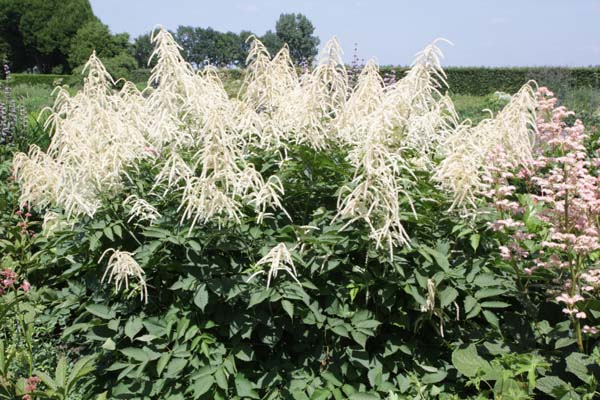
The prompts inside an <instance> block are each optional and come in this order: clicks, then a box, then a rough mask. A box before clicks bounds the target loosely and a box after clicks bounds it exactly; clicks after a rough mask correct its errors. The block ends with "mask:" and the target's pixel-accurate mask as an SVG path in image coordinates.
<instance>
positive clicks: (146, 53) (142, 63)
mask: <svg viewBox="0 0 600 400" xmlns="http://www.w3.org/2000/svg"><path fill="white" fill-rule="evenodd" d="M153 50H154V46H152V40H151V34H150V33H145V34H143V35H140V36H138V37H136V38H135V39H134V41H133V45H132V47H131V52H132V54H133V58H135V60H136V61H137V65H138V67H139V68H148V66H149V65H148V64H149V62H150V56H151V55H152V51H153Z"/></svg>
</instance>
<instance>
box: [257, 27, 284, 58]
mask: <svg viewBox="0 0 600 400" xmlns="http://www.w3.org/2000/svg"><path fill="white" fill-rule="evenodd" d="M260 41H261V42H262V43H263V44H264V45H265V47H266V48H267V50H269V53H271V55H272V56H273V55H275V54H276V53H277V52H278V51H279V50H280V49H281V47H282V46H283V42H282V41H281V39H279V36H277V34H276V33H275V32H273V31H272V30H268V31H266V32H265V34H264V35H262V36H261V37H260Z"/></svg>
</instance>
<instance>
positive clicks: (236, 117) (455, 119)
mask: <svg viewBox="0 0 600 400" xmlns="http://www.w3.org/2000/svg"><path fill="white" fill-rule="evenodd" d="M154 42H155V46H156V49H155V52H154V57H155V58H156V65H155V67H154V69H153V73H152V76H151V78H150V81H149V82H148V87H147V88H146V89H144V90H143V91H142V92H139V91H138V90H137V89H136V88H135V86H134V85H132V84H130V83H127V82H125V83H123V85H122V89H120V90H119V91H116V90H115V89H114V88H113V79H112V77H110V76H109V75H108V73H107V72H106V70H105V69H104V67H103V66H102V64H101V63H100V61H99V60H98V59H97V58H96V57H95V55H92V57H91V58H90V61H89V62H88V64H87V66H86V71H87V76H86V78H85V84H84V87H83V89H82V90H81V91H80V92H78V93H77V94H75V95H74V96H70V95H69V94H68V93H67V92H66V91H64V90H63V91H60V92H59V93H58V94H57V100H56V103H55V105H54V107H53V110H52V113H51V116H50V117H49V119H48V127H49V128H51V129H52V130H53V131H54V132H55V133H54V135H53V137H52V141H51V144H50V146H49V148H48V149H47V151H44V150H42V149H41V148H39V147H36V146H33V147H32V148H31V149H30V150H29V152H28V153H19V154H17V155H16V156H15V159H14V174H15V178H16V180H17V182H18V183H19V185H20V188H21V193H20V196H21V197H20V203H21V204H22V205H23V206H25V205H31V207H32V209H33V210H35V212H40V213H43V214H45V217H44V228H43V233H44V234H43V235H37V236H36V238H35V240H36V241H38V242H36V243H39V246H40V248H39V251H38V252H36V253H35V257H33V258H34V261H33V264H32V265H33V266H32V268H31V270H32V271H34V272H35V273H32V274H31V279H32V282H33V283H34V284H35V285H36V286H37V284H38V282H39V283H42V282H43V283H44V285H45V287H46V288H47V290H49V291H50V292H51V293H52V294H51V295H50V296H49V300H48V303H47V311H46V317H47V318H48V321H51V323H50V325H51V327H52V329H53V330H55V331H57V332H61V333H62V336H61V338H62V339H61V340H62V342H63V344H64V346H66V347H67V348H76V349H78V350H80V351H81V352H82V353H83V354H87V355H89V357H90V358H89V359H90V360H95V361H96V362H97V365H98V366H99V367H98V368H97V370H95V376H96V379H95V380H94V381H93V382H90V384H89V386H87V389H86V395H87V396H90V397H92V396H104V397H105V398H173V399H183V398H186V399H187V398H194V399H203V398H206V399H209V398H210V399H214V398H222V399H225V398H229V399H241V398H272V399H275V398H285V399H307V398H315V399H330V398H335V399H342V398H381V397H386V396H388V395H389V396H391V398H394V396H396V398H397V397H398V396H406V397H408V398H413V397H417V398H418V397H419V396H420V398H444V399H450V398H466V397H468V396H473V397H475V396H480V397H479V398H484V397H489V396H491V395H492V393H494V394H495V395H498V396H503V397H505V398H527V397H529V396H533V395H538V394H539V393H540V392H543V393H546V394H549V395H552V396H557V397H560V396H563V395H564V394H565V393H567V392H569V390H571V389H573V390H572V391H573V393H576V394H577V395H578V396H579V395H582V396H590V395H591V396H593V395H594V394H595V392H596V384H595V382H596V381H595V379H596V378H595V376H594V375H593V374H592V373H591V372H589V374H588V366H590V365H592V363H593V360H594V357H598V355H597V354H596V353H597V352H596V353H592V355H591V356H590V355H588V354H584V353H583V352H582V350H587V349H585V348H579V350H578V351H575V352H574V351H573V349H572V348H569V346H570V345H571V344H572V343H573V341H572V339H573V338H572V337H571V335H572V334H573V335H574V336H577V332H578V330H577V329H578V328H577V323H578V321H579V320H580V319H581V318H579V317H577V315H578V314H579V316H580V317H582V315H581V314H580V313H581V312H584V313H587V309H586V308H583V307H581V306H580V303H581V301H580V300H579V297H575V296H577V295H579V296H583V297H584V298H586V296H590V295H589V294H588V295H585V294H583V293H584V292H580V291H579V289H578V286H577V285H579V283H577V282H579V281H581V282H583V281H585V282H586V284H587V285H588V286H590V287H593V286H594V277H595V276H596V275H595V272H594V270H592V269H590V268H584V267H583V265H584V260H583V258H582V261H581V263H582V264H581V265H582V266H581V267H579V266H575V264H573V265H574V266H573V268H574V270H575V271H576V274H578V275H576V276H575V278H577V279H576V280H575V279H574V278H573V277H570V278H566V277H564V276H563V275H561V274H558V275H557V276H548V275H544V274H540V272H539V271H541V269H540V268H539V267H538V265H537V264H535V265H531V266H527V267H525V266H524V263H526V262H528V261H529V260H530V258H529V257H530V256H531V255H533V254H535V255H536V257H537V256H538V255H540V256H541V257H539V260H540V262H550V259H551V257H552V255H553V254H554V252H557V253H558V249H557V248H553V247H552V246H546V247H547V248H546V247H544V248H543V249H542V248H541V247H540V244H539V243H533V242H534V239H535V238H537V237H542V236H543V238H544V240H547V239H548V240H547V241H548V242H549V243H553V244H565V246H566V243H567V240H570V239H567V237H566V236H564V235H566V234H573V235H575V239H577V237H580V236H581V240H580V242H577V240H575V242H573V243H580V244H581V245H587V246H588V247H589V246H590V243H592V242H593V241H592V240H590V239H589V237H592V236H593V232H592V231H590V230H589V229H588V227H587V225H586V224H588V222H585V221H583V220H582V221H580V219H581V218H583V217H582V216H581V215H579V216H578V217H575V215H577V214H571V213H569V218H568V221H569V224H570V223H571V219H573V221H572V223H573V224H574V225H573V226H572V227H571V226H569V228H568V231H564V229H563V228H564V227H560V226H559V225H560V224H559V222H560V215H559V214H560V213H559V212H557V211H556V210H555V209H558V208H559V206H557V204H558V203H557V202H560V201H562V200H560V199H561V197H560V196H562V195H563V194H559V195H558V197H556V196H555V195H553V196H554V197H553V200H552V201H554V203H551V202H550V197H548V198H546V196H549V191H551V190H554V191H557V190H558V189H556V188H554V186H552V185H555V184H558V183H557V182H554V181H552V179H550V180H546V181H544V180H542V179H540V180H532V179H530V180H529V181H530V182H531V183H530V184H529V183H525V182H529V181H527V180H526V179H525V178H526V177H530V176H533V175H531V173H532V171H534V170H535V169H534V167H535V168H538V171H539V172H540V175H539V176H540V177H543V176H544V175H543V174H544V173H546V172H548V171H552V168H553V165H554V164H553V163H554V162H555V161H548V162H547V163H546V164H544V166H542V165H541V164H540V165H538V164H539V161H540V158H539V157H541V154H543V153H544V152H546V153H544V154H545V155H544V157H549V156H550V154H549V153H548V152H550V153H552V154H553V157H554V156H556V157H559V158H560V157H563V156H564V155H557V154H554V153H553V152H555V151H557V149H556V147H552V146H554V144H552V143H551V142H552V140H551V139H550V136H552V135H551V133H550V130H551V129H550V128H547V129H546V130H543V129H540V126H541V125H540V124H542V121H543V118H544V116H545V114H546V113H547V112H548V111H549V108H547V106H545V105H544V100H543V99H541V100H540V99H538V98H536V95H535V92H534V88H533V86H532V85H526V86H525V87H523V88H522V89H521V90H520V91H519V92H518V93H517V94H515V95H514V96H512V97H511V99H510V101H509V102H508V104H507V105H506V107H505V108H504V109H503V110H502V111H501V112H499V113H498V115H496V116H491V117H490V118H489V119H487V120H484V121H483V122H482V123H480V124H478V125H476V126H473V125H472V124H471V123H470V122H469V121H461V120H460V118H459V116H458V115H456V112H455V110H454V107H453V104H452V101H451V100H450V99H449V97H448V96H446V95H445V94H444V85H445V75H444V72H443V70H442V68H441V66H440V57H441V53H440V50H439V48H438V47H437V46H436V44H435V43H434V44H432V45H430V46H428V47H426V48H425V49H424V51H423V52H421V53H419V54H418V55H417V57H416V60H415V63H414V65H413V67H412V68H411V69H410V70H409V71H408V72H407V74H406V75H405V76H404V77H403V78H402V79H400V80H398V81H396V82H389V83H386V82H384V81H383V79H382V78H381V77H380V75H379V72H378V67H377V65H376V63H375V62H373V61H370V62H368V63H366V65H365V67H364V68H363V70H362V71H361V73H360V75H358V77H357V78H356V83H355V84H354V83H353V82H352V79H351V77H349V76H348V72H347V71H346V69H345V66H344V64H343V62H342V59H341V49H340V46H339V44H338V43H337V41H336V40H335V39H332V40H331V41H330V42H328V43H327V45H326V46H325V47H324V48H323V51H322V54H321V56H320V59H319V62H318V64H317V66H316V67H315V68H314V69H313V70H306V71H305V72H304V73H302V74H300V75H299V74H298V72H297V70H296V68H295V67H294V66H293V64H292V63H291V61H290V59H289V52H288V49H287V48H286V47H284V48H283V49H282V50H281V51H280V52H278V53H277V54H276V55H274V56H273V57H271V55H270V54H269V53H268V51H267V49H266V48H265V47H264V46H263V45H262V44H261V43H260V42H259V41H258V40H256V39H251V43H250V51H249V55H248V69H247V71H246V76H245V80H244V84H243V86H242V89H241V91H240V93H239V95H238V96H237V97H235V98H230V97H229V96H228V95H227V94H226V92H225V90H224V89H223V85H222V83H221V82H220V80H219V78H218V76H217V75H216V73H215V72H214V71H213V70H211V69H205V70H203V71H200V72H196V71H194V70H193V69H192V67H191V66H190V65H189V64H188V63H186V62H185V61H184V60H183V58H182V57H181V55H180V53H179V48H178V46H177V44H176V43H175V42H174V41H173V38H172V37H171V36H170V34H169V33H168V32H167V31H165V30H158V31H157V32H156V33H155V35H154ZM544 107H546V108H544ZM540 118H542V119H540ZM556 123H557V124H559V125H560V121H558V122H556ZM536 126H537V129H536ZM572 130H573V132H575V131H577V132H580V131H581V128H578V126H575V127H574V128H572ZM546 131H548V132H547V133H543V132H546ZM540 132H542V133H540ZM580 133H581V132H580ZM544 135H545V136H544ZM546 136H547V137H548V139H547V140H546V139H543V138H545V137H546ZM541 138H542V139H543V140H542V139H541ZM544 140H546V142H544ZM578 157H579V156H578ZM581 157H583V155H582V156H581ZM586 157H587V156H586ZM576 159H577V160H579V158H577V157H576ZM560 162H562V163H564V161H560ZM583 166H584V167H586V168H587V166H586V165H583ZM515 168H516V169H517V171H516V172H515V171H514V170H515ZM521 170H523V171H521ZM557 171H558V170H557ZM519 173H520V175H519ZM516 179H523V183H519V184H518V185H517V184H516V183H515V184H514V185H513V180H516ZM585 181H586V182H587V183H586V185H587V186H585V187H586V188H587V189H586V190H588V189H590V187H591V186H590V185H591V183H590V182H589V180H588V179H587V178H586V179H585ZM519 185H520V186H519ZM578 188H579V187H578ZM529 189H530V190H531V191H532V193H533V194H532V195H530V196H529V197H527V196H526V195H524V194H523V195H521V193H523V192H524V191H526V190H529ZM561 190H563V189H561ZM482 192H486V194H487V195H488V196H490V198H492V199H493V202H492V205H493V206H494V209H488V210H487V211H489V212H488V213H486V214H482V212H481V211H482V205H483V206H485V202H484V201H482V199H481V193H482ZM561 193H562V192H561ZM536 196H537V197H536ZM566 197H567V196H566ZM527 198H529V199H530V201H529V202H527ZM568 198H569V201H571V200H570V199H571V198H572V195H568ZM534 200H535V201H536V203H535V204H534ZM583 205H584V204H583V202H582V203H581V204H580V206H581V207H583ZM542 211H543V212H542ZM563 211H564V210H563ZM582 212H583V210H582V211H580V213H582ZM585 215H586V216H587V215H588V214H585ZM467 216H468V217H469V218H466V217H467ZM590 221H591V219H590ZM487 222H490V224H489V225H490V226H491V229H489V226H488V224H487ZM590 223H592V222H590ZM578 224H579V225H578ZM554 225H556V227H555V230H554V231H551V229H550V228H551V227H552V226H554ZM507 233H510V234H511V235H510V236H509V235H507ZM532 235H533V236H532ZM560 235H563V236H560ZM513 236H514V238H513ZM583 236H586V239H584V238H583ZM569 243H570V242H569ZM570 245H571V244H570ZM500 246H504V247H500ZM572 246H573V248H572V250H573V254H575V255H576V256H577V255H581V257H584V256H585V257H588V258H589V259H590V260H591V259H592V257H593V254H594V251H595V249H591V248H588V250H585V251H584V250H583V248H581V246H579V245H578V247H575V244H572ZM499 249H500V250H499ZM569 249H570V248H569ZM542 250H543V251H545V252H542ZM577 251H579V253H577ZM586 251H587V253H586ZM499 253H500V254H501V256H499ZM109 254H110V256H108V255H109ZM565 254H566V253H565ZM513 255H517V256H518V258H517V262H516V263H512V264H511V262H510V261H511V260H513V258H514V257H513ZM559 255H560V256H562V255H563V253H562V252H560V253H559ZM546 257H548V258H546ZM498 258H503V259H504V260H503V262H498ZM535 267H538V269H534V268H535ZM525 268H530V270H531V271H530V272H531V275H527V272H526V270H525ZM282 272H284V273H282ZM538 275H540V277H539V281H536V284H537V285H539V286H535V288H532V287H531V286H532V283H531V282H532V279H533V278H534V277H536V278H537V276H538ZM553 279H558V280H557V281H556V282H554V281H553ZM561 279H562V281H561ZM568 279H571V282H572V283H571V285H570V286H568V287H566V291H565V292H564V293H562V290H561V291H557V292H556V293H552V294H551V295H550V294H549V293H548V290H549V289H555V288H556V287H557V285H559V284H565V283H568ZM106 281H108V283H112V284H113V286H112V287H111V286H109V285H103V283H104V282H106ZM559 281H561V282H559ZM573 287H575V289H572V288H573ZM582 288H583V287H582ZM560 289H562V288H560ZM592 292H593V290H590V291H588V292H586V293H592ZM561 293H562V294H561ZM557 296H562V297H560V298H561V299H563V300H565V301H566V302H567V303H568V304H567V305H566V306H565V308H566V309H567V311H568V312H569V315H570V318H571V320H572V323H573V329H571V328H570V326H569V325H565V324H564V323H563V322H561V321H560V320H559V321H558V322H557V321H556V316H553V317H552V318H546V316H545V315H543V314H544V312H545V309H544V310H542V306H540V304H542V305H543V306H544V307H546V306H547V304H546V303H547V302H546V301H545V300H546V299H548V298H551V299H552V303H554V305H556V304H555V303H556V302H555V301H554V299H556V297H557ZM590 298H591V296H590ZM561 308H562V306H561ZM575 309H577V310H575ZM559 314H560V310H559ZM56 315H59V316H60V317H56ZM532 316H534V317H533V318H532ZM586 318H588V316H587V314H586ZM589 326H590V327H589V329H588V330H591V329H592V327H593V326H594V325H589ZM581 330H583V328H581ZM549 343H552V344H555V343H556V344H557V345H556V346H557V348H558V349H562V348H569V351H570V352H571V353H572V354H571V353H568V354H562V353H560V352H557V351H555V349H554V348H552V349H551V350H549V349H548V346H549ZM567 355H568V357H566V356H567ZM562 356H565V357H562ZM561 357H562V358H567V361H566V362H567V369H566V372H565V369H564V368H563V371H562V372H559V371H556V370H555V369H554V366H555V365H558V362H559V361H557V360H560V359H561ZM92 364H93V363H90V366H89V368H90V369H89V370H90V371H91V370H92V369H93V365H92ZM59 366H60V368H63V369H64V370H61V371H60V373H59V370H58V367H57V372H56V376H57V379H58V377H59V376H63V375H62V374H64V373H65V372H64V371H66V366H64V365H63V364H60V365H59ZM551 366H552V367H551ZM590 369H591V367H590ZM72 370H73V371H76V370H77V368H76V367H75V366H74V367H73V368H72ZM584 370H585V371H586V372H585V373H584V372H582V371H584ZM573 371H575V372H576V377H577V379H581V380H583V381H584V384H581V383H580V384H579V386H578V387H577V388H574V387H571V386H570V383H571V382H573V381H574V378H573V377H572V376H569V375H568V374H570V373H572V372H573ZM30 375H31V374H30ZM36 376H39V377H40V379H42V382H44V384H46V385H47V386H48V387H52V385H53V384H54V380H52V378H50V377H49V376H47V375H44V374H36ZM563 379H565V380H566V381H565V380H563ZM482 382H485V383H486V385H485V386H484V385H482ZM561 382H562V383H561ZM488 387H489V388H490V389H488ZM559 394H560V396H559ZM482 396H483V397H482ZM590 398H591V397H590Z"/></svg>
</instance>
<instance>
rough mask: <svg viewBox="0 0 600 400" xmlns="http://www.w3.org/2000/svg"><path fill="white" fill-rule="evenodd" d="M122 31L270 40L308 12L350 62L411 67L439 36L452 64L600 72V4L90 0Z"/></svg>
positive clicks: (590, 0)
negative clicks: (280, 22)
mask: <svg viewBox="0 0 600 400" xmlns="http://www.w3.org/2000/svg"><path fill="white" fill-rule="evenodd" d="M91 4H92V8H93V9H94V12H95V14H96V15H97V16H98V17H100V19H101V20H102V21H103V22H104V23H106V24H108V26H109V27H110V29H111V30H112V31H113V32H114V33H118V32H129V33H130V34H131V35H132V36H137V35H139V34H141V33H144V32H147V31H150V30H151V29H152V28H153V27H154V26H155V25H156V24H161V25H163V26H165V27H167V28H168V29H175V28H176V27H177V26H178V25H192V26H202V27H208V26H210V27H212V28H214V29H217V30H221V31H228V30H230V31H234V32H239V31H240V30H242V29H247V30H251V31H252V32H254V33H256V34H259V35H260V34H263V33H264V32H265V31H266V30H268V29H272V30H274V28H275V21H276V20H277V18H278V17H279V15H280V14H281V13H284V12H285V13H288V12H300V13H303V14H305V15H306V16H307V17H308V18H309V19H310V20H311V21H312V22H313V24H314V25H315V28H316V31H315V33H316V34H317V35H318V36H319V37H320V38H321V43H324V42H325V41H326V40H327V39H328V38H330V37H331V36H333V35H336V36H337V37H338V39H339V40H340V42H341V44H342V47H343V48H344V50H345V57H346V59H347V60H348V61H350V60H351V58H352V54H353V48H354V43H358V53H359V55H360V57H361V58H365V59H368V58H372V57H375V58H377V60H378V61H379V63H380V64H382V65H389V64H395V65H406V64H409V63H410V62H411V61H412V59H413V56H414V54H415V53H416V52H417V51H419V50H420V49H421V48H423V47H424V46H425V45H427V44H428V43H429V42H431V41H432V40H433V39H435V38H437V37H444V38H446V39H449V40H451V41H452V42H453V43H454V46H448V45H442V49H443V51H444V54H445V56H446V57H445V60H444V65H468V66H481V65H485V66H530V65H560V66H587V65H600V0H562V1H559V0H479V1H476V0H420V1H418V0H408V1H406V0H396V1H392V0H371V1H368V0H320V1H317V0H306V1H296V0H287V1H283V0H279V1H278V0H91Z"/></svg>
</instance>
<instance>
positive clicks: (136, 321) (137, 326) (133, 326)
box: [125, 317, 144, 340]
mask: <svg viewBox="0 0 600 400" xmlns="http://www.w3.org/2000/svg"><path fill="white" fill-rule="evenodd" d="M143 327H144V324H143V323H142V319H141V318H139V317H135V318H130V319H128V320H127V322H126V323H125V336H127V337H128V338H129V339H130V340H133V338H134V337H135V335H137V334H138V333H139V332H140V331H141V330H142V328H143Z"/></svg>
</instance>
